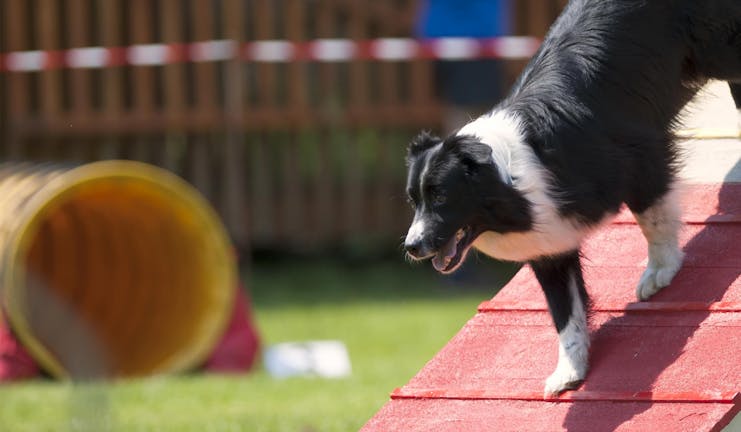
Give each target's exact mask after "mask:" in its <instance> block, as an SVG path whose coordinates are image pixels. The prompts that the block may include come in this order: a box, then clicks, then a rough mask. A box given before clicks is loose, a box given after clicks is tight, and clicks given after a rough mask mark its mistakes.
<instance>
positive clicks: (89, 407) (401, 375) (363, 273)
mask: <svg viewBox="0 0 741 432" xmlns="http://www.w3.org/2000/svg"><path fill="white" fill-rule="evenodd" d="M399 261H400V260H399ZM511 272H512V268H511V267H501V266H496V265H494V264H492V263H491V262H480V263H474V268H473V269H471V268H470V267H469V271H468V272H467V277H466V279H468V282H466V283H463V282H461V281H460V280H450V279H444V278H442V277H439V276H436V275H434V274H433V272H432V271H431V269H430V268H429V266H428V265H414V266H409V265H407V264H405V263H403V262H394V261H391V262H389V261H374V262H355V263H347V262H345V263H339V262H338V261H336V260H334V261H333V260H327V259H312V260H295V259H294V260H276V259H262V260H258V261H257V263H256V264H255V265H254V266H253V269H252V272H251V277H250V278H249V282H248V285H249V287H250V289H251V292H252V296H253V299H254V304H255V314H256V318H257V324H258V326H259V330H260V334H261V337H262V339H263V342H264V344H272V343H277V342H283V341H302V340H316V339H337V340H341V341H343V342H344V343H345V344H346V345H347V347H348V350H349V353H350V357H351V360H352V367H353V373H352V376H351V377H349V378H344V379H336V380H328V379H318V378H291V379H285V380H278V379H274V378H272V377H270V376H269V375H268V374H267V373H266V372H265V371H264V370H263V369H262V367H258V368H257V370H256V371H255V372H253V373H251V374H248V375H243V376H214V375H200V374H193V375H186V376H178V377H162V378H153V379H145V380H132V381H126V382H119V383H116V384H110V385H103V384H97V385H92V384H87V385H72V384H69V383H58V382H52V381H44V380H38V381H34V382H29V383H22V384H16V385H6V386H0V431H3V432H16V431H18V432H20V431H29V432H31V431H33V432H37V431H67V430H69V431H91V432H93V431H95V432H98V431H100V432H105V431H158V432H159V431H199V432H201V431H203V432H207V431H250V432H253V431H254V432H257V431H297V432H312V431H317V432H319V431H321V432H324V431H343V432H344V431H351V430H357V429H358V428H359V427H361V426H362V425H363V424H364V423H365V421H366V420H367V419H368V418H370V417H371V416H372V415H373V413H375V412H376V411H377V410H378V409H379V408H380V407H381V406H382V405H383V404H384V403H385V402H386V401H387V400H388V394H389V392H390V391H392V390H393V389H394V388H395V387H398V386H401V385H403V384H404V383H405V382H406V381H408V380H409V378H411V377H412V376H413V375H414V374H415V373H416V372H417V371H418V370H419V369H420V368H421V367H422V366H424V364H425V362H426V361H427V360H429V359H430V358H431V357H432V356H433V355H434V353H435V352H437V351H438V350H439V349H440V348H441V347H442V346H443V345H444V344H445V342H446V341H447V340H448V339H450V337H451V336H453V335H454V334H455V333H456V332H457V331H458V330H459V329H460V328H461V327H462V326H463V324H465V322H466V321H467V320H468V319H469V318H470V317H471V316H472V315H473V314H474V312H475V308H476V305H477V304H478V303H479V302H481V301H482V300H484V299H486V298H489V297H491V296H492V295H493V294H494V292H495V290H496V287H497V285H500V284H501V282H497V281H496V280H497V278H505V279H506V276H507V274H510V273H511ZM482 279H483V280H485V281H486V282H482Z"/></svg>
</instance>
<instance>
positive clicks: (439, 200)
mask: <svg viewBox="0 0 741 432" xmlns="http://www.w3.org/2000/svg"><path fill="white" fill-rule="evenodd" d="M446 200H447V198H446V197H445V195H443V194H439V193H436V194H434V195H432V198H431V200H430V201H432V205H435V206H441V205H443V204H445V201H446Z"/></svg>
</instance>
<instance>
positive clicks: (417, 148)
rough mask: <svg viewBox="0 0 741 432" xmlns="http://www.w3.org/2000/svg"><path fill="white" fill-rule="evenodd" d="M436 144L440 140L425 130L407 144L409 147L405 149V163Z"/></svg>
mask: <svg viewBox="0 0 741 432" xmlns="http://www.w3.org/2000/svg"><path fill="white" fill-rule="evenodd" d="M438 143H440V138H439V137H437V136H435V135H433V134H432V133H431V132H430V131H427V130H425V131H422V132H420V133H419V135H417V136H416V137H414V138H413V139H412V141H411V142H410V143H409V147H407V161H409V159H410V158H412V157H414V156H416V155H418V154H420V153H422V152H423V151H425V150H428V149H430V148H432V147H434V146H435V145H437V144H438Z"/></svg>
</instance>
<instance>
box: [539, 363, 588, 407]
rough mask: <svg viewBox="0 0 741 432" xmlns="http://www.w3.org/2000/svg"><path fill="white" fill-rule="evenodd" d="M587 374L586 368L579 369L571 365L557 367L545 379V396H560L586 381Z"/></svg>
mask: <svg viewBox="0 0 741 432" xmlns="http://www.w3.org/2000/svg"><path fill="white" fill-rule="evenodd" d="M585 375H586V369H585V370H584V371H581V372H580V371H577V370H576V369H574V368H571V367H561V366H560V365H559V367H557V368H556V370H555V372H553V373H552V374H551V376H549V377H548V379H546V380H545V390H544V391H543V397H544V398H546V399H547V398H549V397H553V396H558V395H559V394H561V393H563V392H565V391H566V390H573V389H575V388H577V387H579V386H580V385H581V383H582V382H584V376H585Z"/></svg>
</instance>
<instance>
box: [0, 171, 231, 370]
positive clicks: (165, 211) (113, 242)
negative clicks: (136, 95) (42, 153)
mask: <svg viewBox="0 0 741 432" xmlns="http://www.w3.org/2000/svg"><path fill="white" fill-rule="evenodd" d="M39 186H40V187H39V191H37V192H36V193H35V194H34V196H33V197H32V198H31V199H29V203H28V205H27V206H26V208H24V212H23V213H24V214H23V216H24V217H25V219H26V221H25V223H23V224H20V226H19V227H18V228H17V229H16V233H15V237H16V238H15V241H14V242H13V247H14V250H13V252H12V256H10V257H8V259H6V261H5V262H6V265H7V266H8V267H7V270H8V272H7V274H6V278H5V281H6V288H8V290H7V294H6V295H7V296H8V299H7V309H8V311H7V312H8V315H9V316H10V320H11V322H12V324H13V327H14V329H15V330H16V332H17V333H18V334H19V337H20V339H21V341H22V342H23V343H24V345H26V346H27V347H28V348H29V350H30V351H31V353H32V355H34V357H36V359H37V360H38V361H39V363H40V364H41V365H42V366H43V367H45V369H47V370H48V371H49V372H50V373H52V374H53V375H57V376H68V377H72V378H99V377H130V376H142V375H151V374H157V373H167V372H175V371H180V370H184V369H188V368H191V367H193V366H195V365H197V364H198V363H199V362H201V361H203V359H204V358H205V356H206V355H207V354H208V353H209V352H210V350H211V349H212V347H213V345H214V344H215V343H216V342H217V339H218V338H219V336H220V335H221V332H222V331H223V328H224V325H225V323H226V321H227V318H228V314H229V312H230V311H231V302H232V299H233V291H234V289H235V286H234V284H235V277H234V275H235V273H236V270H235V268H234V266H235V265H234V259H233V257H232V253H231V251H230V248H229V245H228V241H227V238H226V235H225V233H224V230H223V228H222V226H221V225H220V223H219V222H218V220H217V218H216V216H215V215H214V214H213V212H212V211H211V209H210V207H208V205H207V204H206V203H205V202H204V201H203V200H202V199H201V198H200V196H199V195H198V194H197V193H196V192H195V191H194V190H193V189H191V188H190V187H189V186H187V185H186V184H185V183H184V182H182V181H180V180H179V179H177V178H175V177H174V176H172V175H170V174H168V173H166V172H164V171H161V170H158V169H156V168H153V167H149V166H146V165H143V164H138V163H133V162H99V163H96V164H90V165H85V166H82V167H79V168H75V169H72V170H68V171H64V172H60V173H58V175H56V176H52V178H51V180H49V181H48V182H46V183H45V184H44V185H39Z"/></svg>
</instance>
